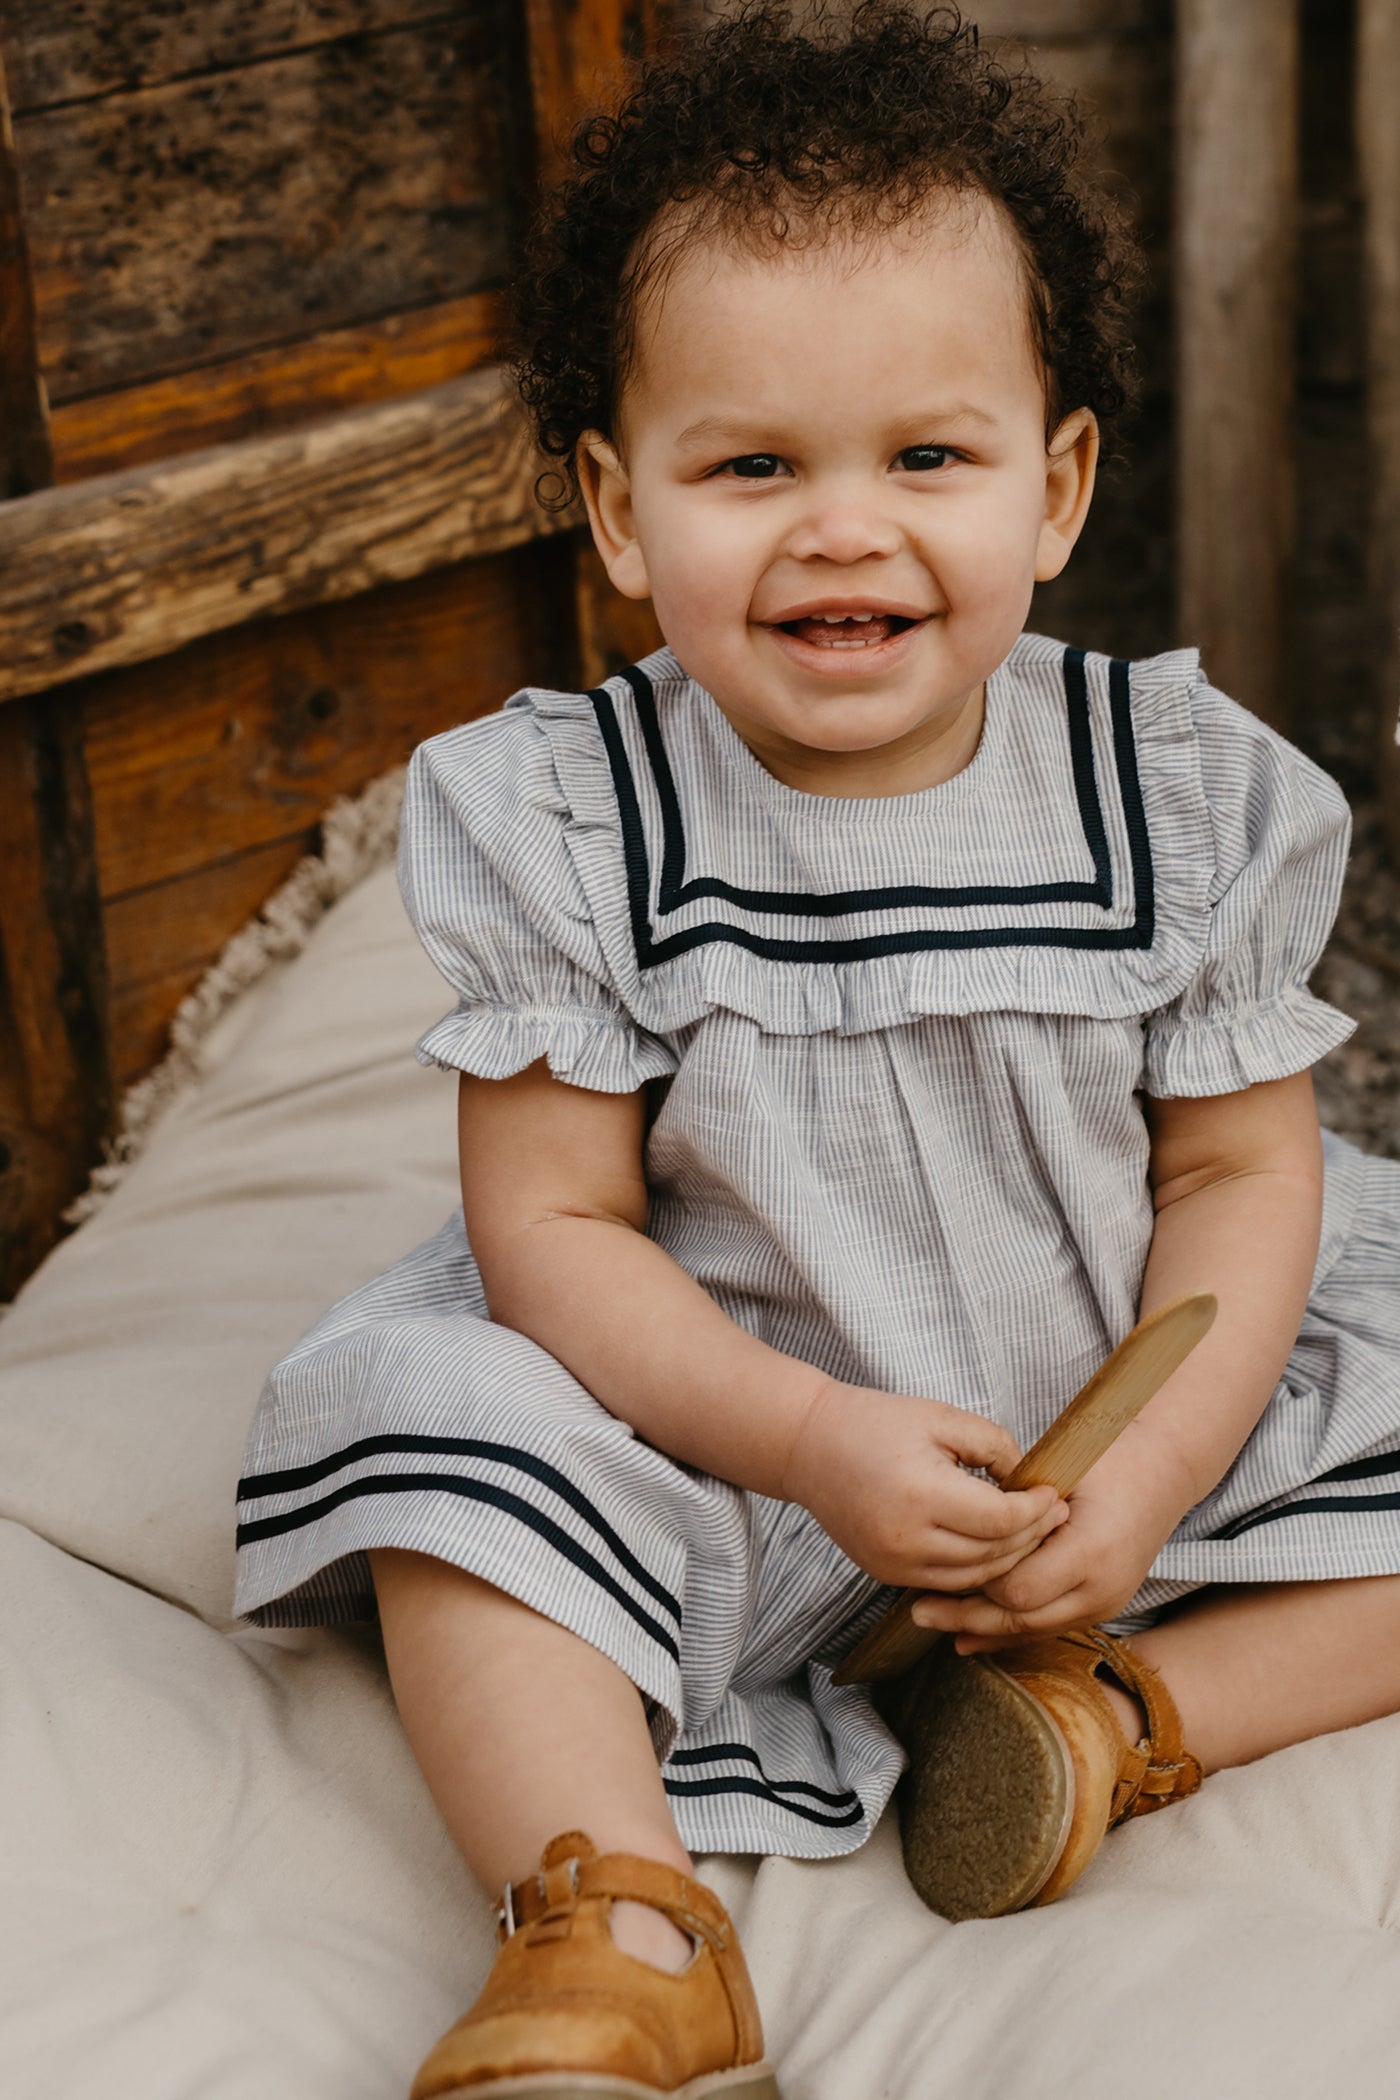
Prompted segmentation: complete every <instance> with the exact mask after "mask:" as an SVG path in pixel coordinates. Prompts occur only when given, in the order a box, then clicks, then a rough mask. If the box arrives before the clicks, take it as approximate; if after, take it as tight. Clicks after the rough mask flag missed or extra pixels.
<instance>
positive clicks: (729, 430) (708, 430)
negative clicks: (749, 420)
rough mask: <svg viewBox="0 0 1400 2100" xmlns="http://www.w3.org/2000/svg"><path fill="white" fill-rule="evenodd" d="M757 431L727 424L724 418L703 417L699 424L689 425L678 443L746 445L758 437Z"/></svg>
mask: <svg viewBox="0 0 1400 2100" xmlns="http://www.w3.org/2000/svg"><path fill="white" fill-rule="evenodd" d="M757 429H758V426H757V425H752V424H744V423H730V422H726V420H725V419H724V417H723V416H701V418H700V420H699V422H698V423H687V425H686V427H685V429H684V430H683V431H681V433H680V434H679V436H678V437H677V439H676V443H677V444H678V445H699V444H706V445H708V444H713V443H715V442H716V441H720V440H722V441H723V442H724V443H725V444H735V445H738V444H744V443H746V442H747V441H748V440H749V439H751V438H753V437H754V436H755V435H756V433H757ZM769 434H770V436H771V432H770V433H769Z"/></svg>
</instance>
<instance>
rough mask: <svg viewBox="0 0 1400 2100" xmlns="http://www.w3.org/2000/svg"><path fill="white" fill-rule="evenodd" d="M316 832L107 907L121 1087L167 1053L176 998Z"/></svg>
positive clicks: (312, 844)
mask: <svg viewBox="0 0 1400 2100" xmlns="http://www.w3.org/2000/svg"><path fill="white" fill-rule="evenodd" d="M318 836H319V833H318V830H317V827H316V826H315V825H310V826H308V828H307V829H306V830H304V831H298V832H295V833H294V834H293V835H292V836H291V837H290V838H285V839H278V840H276V841H275V842H274V843H273V844H272V845H270V846H256V847H254V848H253V849H252V851H251V852H248V853H240V854H236V855H235V856H234V857H233V858H232V859H231V860H225V861H217V862H215V863H214V865H213V866H212V867H207V868H195V869H193V870H192V871H191V872H190V873H189V874H186V875H180V876H177V877H175V878H174V879H173V880H172V881H170V882H165V883H162V884H161V885H160V887H159V888H158V889H154V890H140V891H138V892H137V894H136V895H135V896H132V897H120V898H118V899H116V901H115V902H113V903H112V904H109V905H108V906H107V908H106V911H105V913H104V915H103V916H104V920H105V924H106V934H107V956H108V967H109V971H110V974H111V997H110V1001H109V1013H110V1018H111V1032H112V1061H113V1067H114V1070H115V1073H116V1081H117V1085H118V1086H119V1087H127V1086H130V1085H131V1084H132V1082H133V1081H134V1080H137V1079H139V1078H141V1077H142V1075H143V1074H144V1073H145V1072H147V1071H149V1070H150V1068H151V1066H152V1065H153V1064H155V1063H156V1062H157V1061H158V1060H159V1059H160V1058H161V1057H162V1056H163V1055H164V1054H165V1050H166V1048H167V1045H168V1043H169V1037H170V1022H171V1017H172V1016H173V1014H174V1012H175V1009H176V1007H177V1006H178V1005H179V1004H180V1001H181V1000H182V999H183V998H184V997H185V996H186V994H187V993H189V992H192V991H193V990H194V988H195V986H196V985H197V984H198V983H199V980H200V978H201V977H202V976H203V975H204V973H205V971H206V970H207V969H208V968H209V967H210V965H211V963H213V962H215V961H216V960H217V958H218V956H219V955H220V954H221V953H222V951H223V948H224V946H225V944H226V943H227V941H228V940H229V938H230V936H231V935H232V934H233V933H235V932H236V931H237V930H238V928H239V927H240V926H244V925H246V924H247V922H248V920H249V919H251V918H252V916H253V914H254V912H256V911H258V910H259V909H260V908H261V906H262V905H263V904H265V903H266V901H267V899H268V898H269V897H270V896H271V894H272V892H273V891H274V890H275V889H276V888H277V886H278V884H279V883H280V882H283V881H285V880H286V878H287V876H288V875H290V874H291V872H292V869H293V868H294V867H295V866H296V864H297V862H298V861H299V860H300V859H301V858H302V856H303V854H306V853H312V852H314V851H315V849H316V842H317V838H318Z"/></svg>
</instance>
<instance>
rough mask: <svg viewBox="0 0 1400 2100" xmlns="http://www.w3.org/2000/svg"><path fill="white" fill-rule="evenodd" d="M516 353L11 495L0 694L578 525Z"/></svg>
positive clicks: (0, 569) (1, 550)
mask: <svg viewBox="0 0 1400 2100" xmlns="http://www.w3.org/2000/svg"><path fill="white" fill-rule="evenodd" d="M536 471H537V462H536V459H535V455H534V454H533V452H532V450H531V448H530V442H529V438H528V434H527V432H526V430H525V427H524V423H523V419H522V418H521V416H520V413H519V411H518V409H517V408H516V407H515V406H514V403H513V400H512V397H511V396H510V394H509V392H508V388H507V383H506V380H505V378H504V375H503V374H502V372H501V371H500V369H499V367H497V366H494V365H488V366H483V367H482V368H481V369H480V370H479V371H476V372H472V373H469V374H468V375H467V376H466V377H465V378H463V379H454V380H449V381H448V382H447V383H446V384H445V385H443V386H440V387H431V388H428V389H427V390H426V391H425V392H422V393H418V394H413V395H410V396H408V397H406V398H405V399H403V400H401V401H391V402H386V403H382V404H380V405H379V406H376V407H373V408H365V409H358V410H354V411H351V412H349V413H347V414H345V415H343V416H337V417H334V418H331V419H328V420H327V421H326V422H324V423H319V424H315V425H312V426H311V427H310V428H309V429H306V430H304V431H299V432H294V433H289V434H287V435H285V436H281V437H271V438H260V439H255V440H249V441H247V442H245V443H243V444H238V445H226V446H222V447H220V448H218V449H217V450H215V451H211V452H199V453H192V454H191V455H190V456H189V457H188V458H187V459H181V460H175V461H172V462H169V463H167V464H161V465H156V466H149V467H140V468H136V469H135V470H133V471H132V472H131V473H129V474H114V475H108V476H104V477H101V478H99V479H98V480H95V481H87V482H78V483H75V484H74V485H73V486H72V487H70V488H61V489H51V490H45V491H44V492H43V493H42V494H40V495H37V496H31V497H27V498H26V499H25V500H24V501H23V502H22V503H20V504H15V505H12V506H10V507H9V508H8V509H0V699H3V698H5V697H7V696H10V697H12V696H14V695H16V694H20V693H26V692H36V691H39V690H40V689H42V688H43V687H44V686H47V685H52V684H54V683H55V682H56V681H57V680H59V679H60V678H63V677H65V676H71V675H72V674H73V673H74V672H76V671H78V670H82V671H84V672H89V671H98V670H105V669H107V668H109V667H110V666H112V665H115V664H121V663H134V662H138V661H140V660H142V659H144V658H147V657H152V656H160V655H163V654H165V653H166V652H168V651H169V650H172V649H176V648H179V647H180V646H181V644H182V643H185V642H189V641H192V640H194V639H195V638H196V637H197V636H199V635H203V634H210V633H213V632H215V631H217V630H219V629H221V628H226V627H234V626H241V625H243V624H244V623H245V622H247V621H249V620H255V619H258V618H260V617H262V616H263V615H264V614H267V613H274V612H290V611H292V610H294V609H295V608H297V607H300V606H306V605H315V604H321V603H324V602H326V601H328V600H333V599H338V598H348V597H351V596H354V595H355V594H357V593H358V592H360V591H364V590H367V589H369V588H371V587H372V586H374V585H376V584H380V583H389V582H400V581H404V580H406V579H407V578H409V577H411V576H417V575H421V574H422V573H423V572H424V571H425V570H428V569H433V568H440V567H443V566H445V565H446V564H448V563H450V562H455V561H461V560H463V559H465V558H466V557H468V556H470V555H480V554H490V553H495V552H498V551H499V550H500V549H502V548H505V547H510V546H515V545H518V544H519V543H520V542H521V541H523V540H526V539H529V538H532V537H535V536H538V535H540V534H542V533H547V532H552V531H558V530H560V529H562V528H563V527H564V526H566V525H567V524H568V523H569V522H570V521H569V519H568V518H567V517H565V518H561V517H559V516H557V515H555V514H552V513H548V512H541V511H540V510H539V509H538V507H537V506H536V504H535V501H534V495H533V483H534V478H535V474H536Z"/></svg>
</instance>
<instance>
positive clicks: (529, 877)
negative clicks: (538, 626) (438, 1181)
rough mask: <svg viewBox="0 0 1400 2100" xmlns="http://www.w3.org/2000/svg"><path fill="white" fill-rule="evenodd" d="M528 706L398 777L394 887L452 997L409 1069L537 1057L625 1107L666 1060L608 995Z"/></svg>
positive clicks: (466, 1067)
mask: <svg viewBox="0 0 1400 2100" xmlns="http://www.w3.org/2000/svg"><path fill="white" fill-rule="evenodd" d="M529 700H530V696H529V695H528V694H521V695H517V696H516V698H515V699H514V700H513V701H512V702H511V703H509V705H508V708H507V710H506V711H505V712H503V713H501V714H498V715H492V716H489V717H487V719H485V720H484V721H480V722H472V723H468V724H467V725H466V726H465V727H463V728H461V729H454V730H449V731H448V732H447V734H446V735H444V736H438V737H433V738H431V739H430V740H429V741H428V742H427V743H426V744H423V745H420V747H419V749H418V750H417V751H416V752H415V753H414V756H413V761H412V764H411V765H410V767H409V774H408V787H407V791H406V795H405V800H404V813H403V822H402V829H401V833H400V845H399V884H400V887H401V889H402V891H403V897H404V902H405V904H406V906H407V909H408V915H409V917H410V919H411V920H412V922H413V925H414V928H415V930H416V932H417V934H418V937H419V939H420V940H421V941H422V943H423V946H424V948H425V949H426V950H427V952H428V955H429V957H430V958H431V960H432V961H433V963H434V964H435V965H436V967H437V968H438V969H439V970H440V971H441V973H442V975H443V976H444V977H445V978H446V980H447V982H448V984H449V985H450V986H451V987H452V989H453V991H454V992H455V993H456V994H457V1006H456V1009H455V1011H453V1012H452V1013H450V1014H447V1015H445V1016H444V1018H443V1019H442V1020H441V1021H439V1022H438V1023H437V1025H436V1027H434V1028H430V1029H429V1030H428V1033H427V1034H426V1035H425V1036H424V1037H423V1039H422V1041H421V1042H420V1043H419V1045H418V1057H419V1059H420V1061H421V1062H422V1063H424V1064H429V1065H440V1066H443V1067H446V1068H448V1069H455V1070H457V1071H462V1072H472V1073H475V1074H476V1075H477V1076H478V1077H480V1078H483V1079H508V1078H509V1077H510V1076H511V1075H512V1074H513V1073H515V1072H520V1071H523V1070H524V1068H525V1067H526V1065H529V1064H533V1063H534V1062H535V1060H536V1059H537V1058H541V1057H543V1058H547V1059H548V1061H549V1069H550V1071H551V1072H552V1073H553V1074H554V1076H555V1077H556V1078H557V1079H562V1080H567V1081H568V1082H569V1083H570V1084H571V1085H573V1086H581V1087H590V1088H593V1089H595V1090H596V1091H598V1092H600V1093H607V1094H620V1093H631V1092H632V1091H633V1090H634V1089H635V1088H637V1087H639V1086H642V1085H643V1084H644V1083H645V1082H646V1081H647V1080H649V1079H656V1078H661V1077H664V1076H665V1075H667V1074H669V1073H671V1072H674V1071H675V1070H676V1066H677V1059H676V1057H675V1056H674V1054H673V1053H672V1052H671V1050H670V1049H669V1048H668V1047H667V1045H666V1044H665V1043H664V1042H662V1041H661V1040H660V1039H659V1038H658V1037H656V1036H654V1035H651V1034H648V1033H647V1032H646V1031H645V1030H644V1029H642V1028H641V1027H639V1026H638V1024H637V1023H636V1022H635V1021H634V1020H633V1018H632V1016H631V1015H630V1014H629V1013H628V1012H627V1011H626V1009H625V1007H624V1006H623V1004H622V1002H621V1000H620V999H619V997H618V995H617V992H616V991H615V989H614V988H613V986H612V984H611V982H610V981H609V976H608V971H607V966H606V963H605V961H604V958H603V954H602V950H601V948H600V946H599V942H598V937H597V934H596V932H595V930H594V927H593V924H592V921H591V918H590V916H589V911H588V905H587V900H586V898H585V896H584V893H583V890H582V886H581V884H580V882H579V879H578V876H577V874H576V872H575V870H574V866H573V862H572V859H571V858H570V855H569V851H568V848H567V845H566V841H565V832H566V828H567V826H568V823H569V820H570V810H569V806H568V803H567V801H566V800H565V798H564V796H563V794H562V791H561V789H560V786H559V781H558V778H557V775H556V773H555V771H554V767H553V764H552V761H551V757H550V751H549V744H548V741H547V739H546V738H545V736H544V735H543V733H542V731H541V729H540V726H539V723H538V721H537V719H536V717H535V715H534V712H533V709H532V708H531V706H530V705H529Z"/></svg>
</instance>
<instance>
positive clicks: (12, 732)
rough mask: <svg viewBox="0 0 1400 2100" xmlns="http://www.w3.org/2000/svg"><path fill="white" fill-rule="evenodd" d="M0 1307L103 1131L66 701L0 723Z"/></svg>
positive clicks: (87, 906)
mask: <svg viewBox="0 0 1400 2100" xmlns="http://www.w3.org/2000/svg"><path fill="white" fill-rule="evenodd" d="M0 984H2V988H3V999H0V1006H2V1007H3V1016H0V1060H2V1061H0V1297H8V1296H10V1295H11V1294H12V1293H13V1292H14V1290H15V1289H16V1288H17V1287H18V1285H19V1283H20V1282H21V1281H22V1279H23V1278H24V1277H25V1276H26V1275H27V1274H28V1273H29V1271H30V1269H32V1268H33V1266H34V1264H35V1263H36V1262H37V1261H38V1260H39V1258H40V1256H41V1255H42V1254H43V1253H44V1252H45V1251H46V1250H47V1248H48V1247H49V1246H51V1245H52V1243H53V1240H54V1238H55V1236H56V1233H57V1230H58V1214H59V1212H60V1210H61V1209H62V1207H63V1205H64V1204H65V1203H67V1202H68V1201H69V1199H70V1198H71V1197H72V1196H73V1195H74V1194H76V1192H77V1190H78V1189H79V1188H80V1187H81V1186H82V1182H83V1179H84V1177H85V1175H86V1172H87V1169H88V1167H89V1166H90V1165H91V1163H92V1161H93V1160H94V1159H95V1158H96V1156H97V1151H98V1147H99V1144H100V1141H101V1139H102V1137H103V1136H104V1135H105V1133H106V1132H107V1131H108V1130H109V1129H110V1128H111V1118H112V1109H113V1099H112V1080H111V1067H110V1061H109V1057H108V1039H107V1026H106V1023H107V1015H106V961H105V951H104V948H103V941H102V924H101V918H100V915H99V910H98V903H97V876H96V867H95V863H94V858H93V833H92V813H91V808H90V805H89V800H88V791H87V779H86V775H85V772H84V768H83V757H82V745H81V735H80V729H79V723H78V717H77V709H76V707H75V705H74V704H73V701H72V697H71V695H63V696H60V697H59V698H58V699H57V700H56V701H55V703H54V704H47V705H45V706H43V707H40V706H39V705H38V704H37V703H34V702H28V703H21V705H20V706H18V707H13V708H4V709H0Z"/></svg>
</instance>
